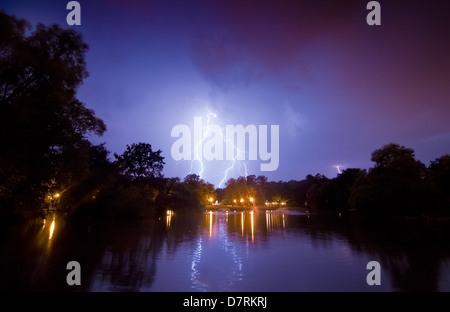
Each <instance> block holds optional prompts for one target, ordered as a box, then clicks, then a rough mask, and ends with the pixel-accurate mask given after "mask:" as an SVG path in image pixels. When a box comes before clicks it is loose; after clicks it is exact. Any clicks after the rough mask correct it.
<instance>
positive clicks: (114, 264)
mask: <svg viewBox="0 0 450 312" xmlns="http://www.w3.org/2000/svg"><path fill="white" fill-rule="evenodd" d="M195 229H196V226H195V218H188V217H185V218H182V217H181V218H173V219H172V221H171V225H170V227H167V225H166V224H165V223H164V220H163V219H161V220H154V221H152V220H146V221H142V222H137V221H134V222H131V223H129V224H118V225H117V226H115V227H114V228H113V229H111V238H110V241H109V242H108V246H107V248H106V249H105V252H104V253H103V256H102V258H101V260H100V262H99V263H98V264H97V265H96V268H97V269H96V270H95V272H93V273H94V280H93V282H92V286H91V290H108V291H140V290H150V288H151V286H152V284H153V281H154V277H155V274H156V270H157V267H156V262H157V260H158V257H159V256H160V254H161V251H162V250H163V248H165V249H166V250H165V252H166V253H167V254H171V253H175V251H176V249H177V246H178V244H179V243H180V242H184V241H186V240H192V239H193V238H194V237H195V233H196V231H195Z"/></svg>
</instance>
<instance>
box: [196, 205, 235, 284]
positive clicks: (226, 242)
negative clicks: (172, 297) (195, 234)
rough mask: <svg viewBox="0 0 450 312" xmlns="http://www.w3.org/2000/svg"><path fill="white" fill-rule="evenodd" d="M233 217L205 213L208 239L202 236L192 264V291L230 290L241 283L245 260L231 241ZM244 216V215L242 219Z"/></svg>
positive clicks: (198, 241)
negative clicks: (231, 220)
mask: <svg viewBox="0 0 450 312" xmlns="http://www.w3.org/2000/svg"><path fill="white" fill-rule="evenodd" d="M229 215H230V213H229V212H228V211H227V212H225V213H215V212H212V211H209V212H207V213H206V216H207V218H206V224H205V225H206V227H207V228H208V237H209V238H208V239H206V240H205V239H203V236H204V235H203V233H202V232H201V233H200V234H199V238H198V239H197V242H196V249H195V251H194V253H193V257H192V264H191V274H190V276H191V283H192V286H191V287H192V289H194V290H197V291H223V290H229V289H231V288H232V287H233V285H234V284H235V283H236V282H238V281H240V280H242V276H243V272H242V259H241V255H240V254H239V251H238V247H237V243H236V242H235V241H234V240H233V239H232V238H230V237H229V233H228V222H229V220H230V219H229ZM241 216H243V215H241Z"/></svg>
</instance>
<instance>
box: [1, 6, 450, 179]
mask: <svg viewBox="0 0 450 312" xmlns="http://www.w3.org/2000/svg"><path fill="white" fill-rule="evenodd" d="M67 2H68V1H54V0H52V1H34V0H33V1H31V0H29V1H22V0H14V1H2V4H1V5H0V8H3V9H4V11H5V12H6V13H8V14H14V15H16V16H17V17H19V18H25V19H27V20H28V21H29V22H30V23H31V24H32V25H33V26H35V25H36V23H38V22H42V23H44V24H46V25H50V24H53V23H57V24H59V25H60V26H61V27H63V28H73V29H75V30H77V31H80V32H81V33H82V34H83V39H84V41H85V42H86V43H87V44H88V45H89V51H88V53H87V55H86V62H87V70H88V72H89V73H90V76H89V77H88V78H87V79H86V80H85V81H84V83H83V85H82V86H81V87H80V88H79V90H78V98H79V99H80V100H81V101H82V102H84V103H85V105H86V106H87V107H88V108H92V109H94V110H95V112H96V115H97V116H98V117H99V118H101V119H103V121H104V122H105V123H106V125H107V127H108V130H107V132H106V133H105V134H104V135H103V136H102V137H100V138H96V137H93V138H91V141H92V142H93V143H96V144H97V143H102V142H106V147H107V148H108V150H110V151H111V152H113V153H114V152H115V153H119V154H121V153H122V152H123V151H124V150H125V147H126V145H127V144H132V143H138V142H147V143H150V144H151V145H152V147H153V149H154V150H157V149H161V150H162V155H163V156H164V157H165V162H166V165H165V167H164V171H163V174H164V175H165V176H166V177H176V176H178V177H180V178H184V177H185V176H186V175H187V174H188V173H199V172H200V167H199V163H198V162H193V163H191V162H190V161H175V160H173V159H172V156H171V147H172V144H173V143H174V142H175V141H176V138H173V137H171V129H172V128H173V127H174V126H176V125H179V124H185V125H187V126H189V127H191V129H193V124H194V116H202V117H203V119H204V120H206V118H207V116H208V113H213V114H215V116H216V117H215V118H213V120H212V122H213V123H214V124H217V125H220V126H221V127H225V126H226V125H239V124H242V125H244V126H246V125H279V126H280V128H279V129H280V136H279V140H280V149H279V158H280V161H279V167H278V169H277V170H275V171H260V163H261V162H262V161H261V160H260V159H258V160H246V161H238V162H236V163H235V167H234V169H233V170H230V171H229V172H228V175H227V176H226V177H225V178H226V179H228V178H230V177H238V176H239V175H246V174H249V175H250V174H254V175H257V176H258V175H265V176H267V177H268V179H269V180H275V181H278V180H284V181H288V180H291V179H295V180H300V179H303V178H304V177H305V176H306V175H307V174H316V173H321V174H325V175H326V176H328V177H330V178H331V177H335V176H336V174H337V168H336V166H340V169H341V170H342V169H345V168H369V167H371V166H372V162H371V161H370V155H371V153H372V152H373V151H374V150H375V149H377V148H380V147H382V146H383V145H384V144H388V143H391V142H393V143H398V144H400V145H404V146H406V147H409V148H413V149H414V150H415V152H416V157H417V159H419V160H421V161H422V162H423V163H425V164H426V165H428V164H429V162H430V161H431V160H434V159H436V158H438V157H440V156H442V155H444V154H447V153H450V5H449V4H448V3H449V2H448V1H435V0H433V1H393V0H389V1H379V3H380V4H381V25H380V26H369V25H368V24H367V23H366V16H367V14H368V13H369V12H370V10H367V9H366V5H367V3H368V2H369V1H366V0H364V1H316V0H315V1H298V0H297V1H264V0H263V1H189V0H186V1H145V0H131V1H120V0H111V1H79V3H80V4H81V26H69V25H67V23H66V16H67V14H68V13H69V11H68V10H66V4H67ZM210 116H211V115H210ZM269 146H270V145H269ZM231 165H232V161H226V160H223V161H218V160H213V161H204V162H203V166H204V170H203V172H202V174H201V176H202V178H203V179H205V180H206V181H208V182H211V183H213V184H215V185H216V186H223V185H219V184H220V182H221V181H223V179H224V173H225V170H226V169H227V168H229V167H230V166H231Z"/></svg>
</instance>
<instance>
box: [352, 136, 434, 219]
mask: <svg viewBox="0 0 450 312" xmlns="http://www.w3.org/2000/svg"><path fill="white" fill-rule="evenodd" d="M371 160H372V161H373V162H375V166H374V167H373V168H371V169H370V170H369V173H368V174H367V176H366V177H363V176H360V177H359V179H358V180H357V182H358V183H356V184H355V185H354V188H355V190H353V195H354V196H353V197H354V198H353V200H352V202H353V204H354V205H355V208H356V209H358V210H361V211H368V212H372V211H379V212H387V213H394V214H396V213H400V214H404V213H417V212H418V211H420V209H421V208H422V207H424V206H425V205H426V200H427V198H426V195H425V193H426V185H425V174H426V168H425V165H424V164H422V163H421V162H420V161H418V160H416V159H415V155H414V150H412V149H410V148H406V147H404V146H400V145H398V144H393V143H391V144H387V145H385V146H383V147H382V148H380V149H377V150H375V151H374V152H373V153H372V158H371Z"/></svg>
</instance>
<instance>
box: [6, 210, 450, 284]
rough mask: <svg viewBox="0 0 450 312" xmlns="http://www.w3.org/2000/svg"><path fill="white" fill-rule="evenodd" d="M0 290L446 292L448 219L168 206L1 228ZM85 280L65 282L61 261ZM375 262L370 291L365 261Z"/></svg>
mask: <svg viewBox="0 0 450 312" xmlns="http://www.w3.org/2000/svg"><path fill="white" fill-rule="evenodd" d="M0 230H1V235H0V290H67V291H74V290H78V291H79V290H81V291H190V290H195V291H321V290H325V291H361V290H363V291H365V290H367V291H373V290H383V291H390V290H402V291H403V290H414V291H450V272H449V268H450V260H449V259H450V246H449V245H448V240H449V238H450V227H449V226H448V223H446V222H422V221H411V220H408V221H401V222H400V221H395V222H388V221H386V220H368V219H360V218H353V217H347V216H346V215H345V214H343V215H341V216H336V217H324V216H320V217H319V216H316V215H307V214H303V213H293V212H289V211H286V210H278V211H277V210H275V211H269V210H267V211H254V212H249V211H245V212H244V211H242V212H240V211H239V212H234V211H224V212H211V211H208V212H207V213H205V214H203V215H200V216H196V215H190V214H188V215H179V214H178V213H177V214H174V213H173V211H170V212H167V213H166V215H165V216H163V217H162V218H161V220H155V221H152V220H145V221H139V222H136V221H132V222H120V221H116V222H112V221H107V222H91V221H70V222H69V221H66V220H64V218H58V217H53V216H52V217H49V218H48V219H46V220H44V222H42V221H41V220H38V221H37V222H34V223H33V222H32V223H27V224H18V225H14V226H10V227H4V228H0ZM71 260H76V261H78V262H80V264H81V267H82V286H80V287H78V288H76V289H75V288H73V287H69V286H68V285H67V284H66V274H67V271H66V264H67V262H68V261H71ZM371 260H376V261H378V262H380V264H381V267H382V286H380V287H379V288H367V287H368V286H367V285H366V283H365V278H366V274H367V271H366V269H365V266H366V264H367V262H368V261H371Z"/></svg>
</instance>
